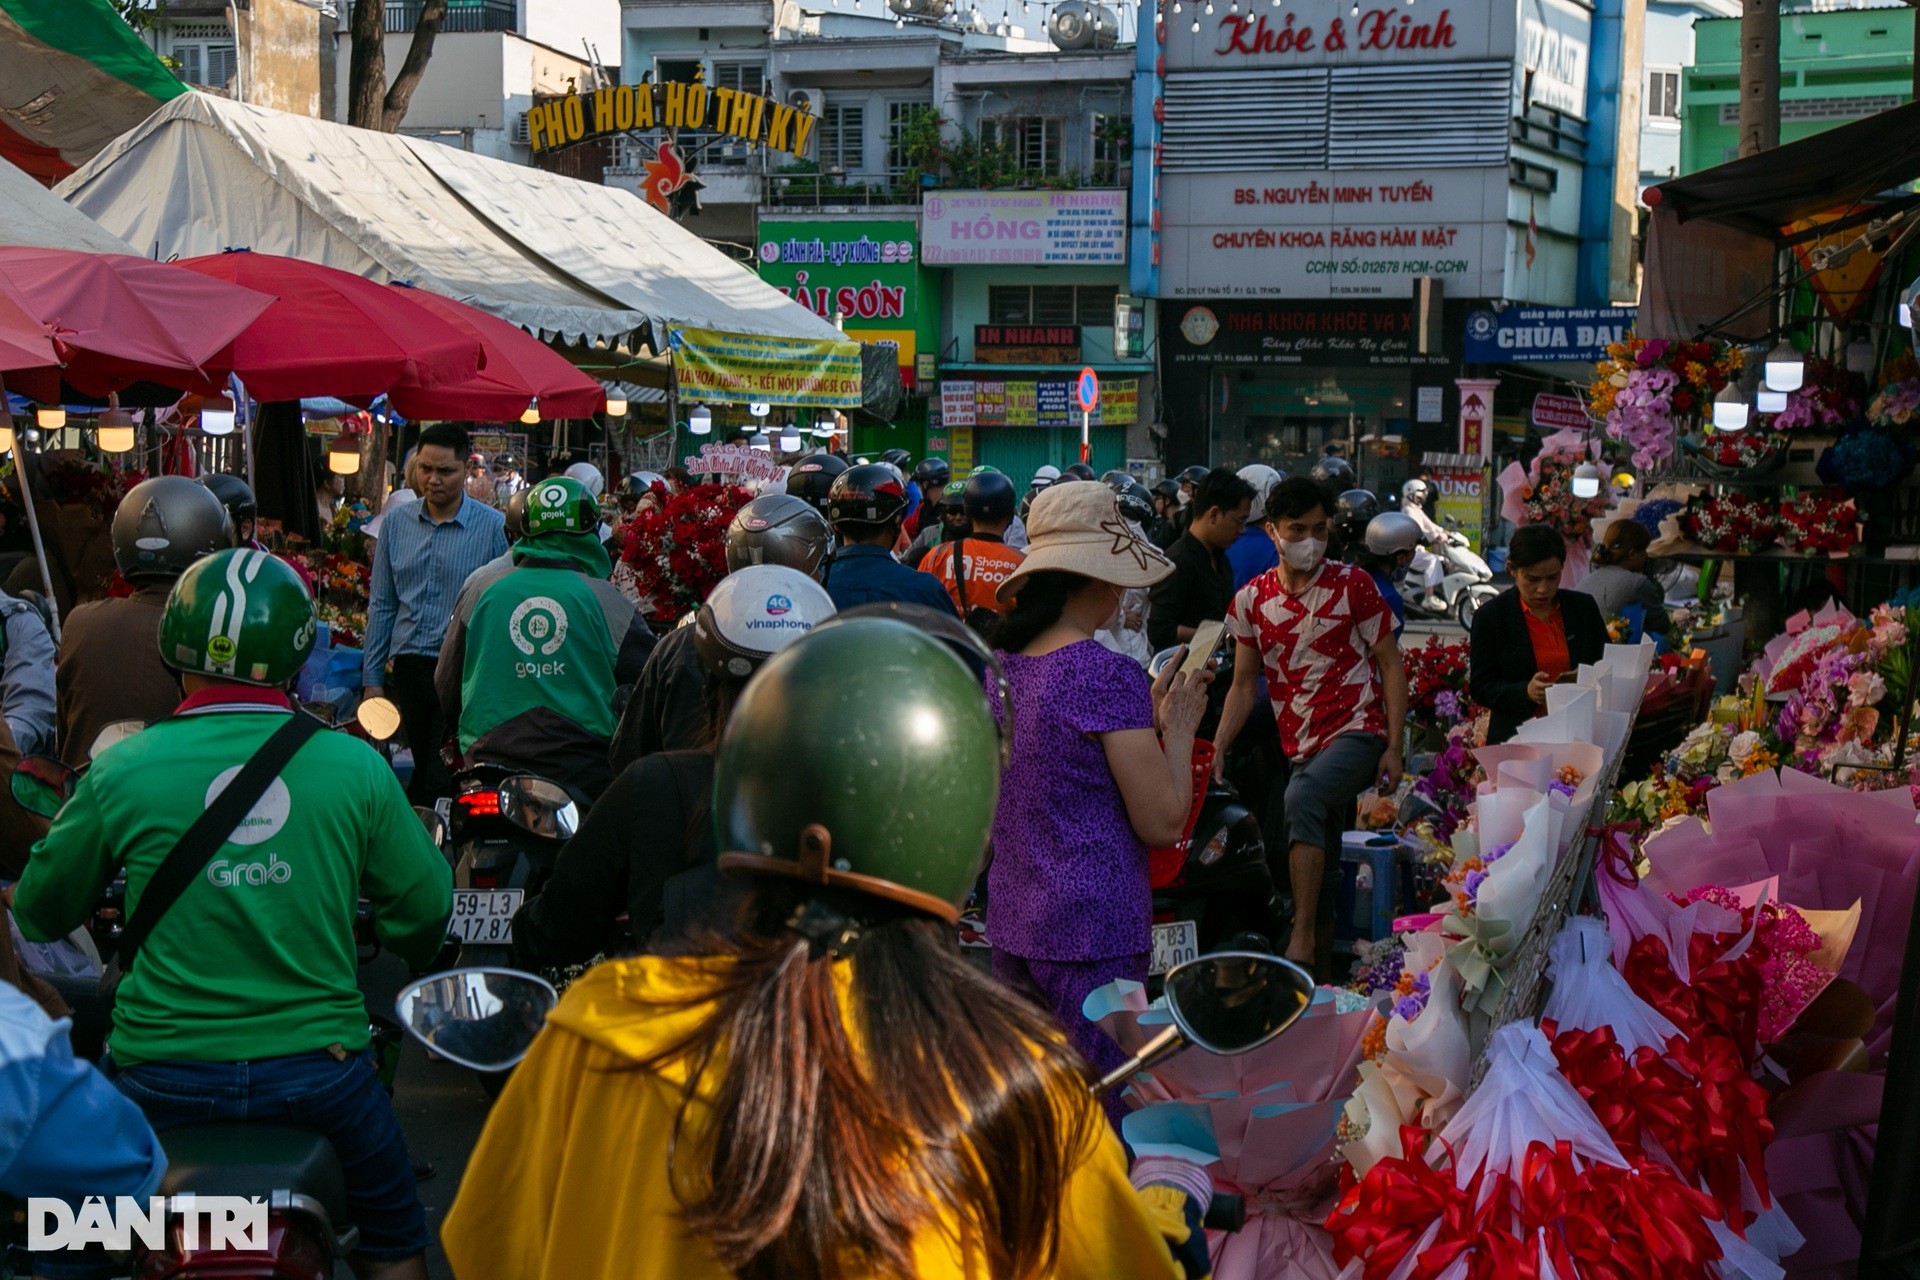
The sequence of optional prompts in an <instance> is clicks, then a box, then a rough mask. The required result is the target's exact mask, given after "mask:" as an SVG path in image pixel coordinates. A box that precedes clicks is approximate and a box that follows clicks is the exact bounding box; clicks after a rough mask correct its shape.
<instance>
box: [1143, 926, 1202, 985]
mask: <svg viewBox="0 0 1920 1280" xmlns="http://www.w3.org/2000/svg"><path fill="white" fill-rule="evenodd" d="M1199 956H1200V926H1199V925H1197V924H1195V923H1194V922H1193V921H1191V920H1175V921H1174V922H1173V923H1172V924H1157V925H1155V926H1153V963H1152V964H1151V965H1149V966H1148V967H1147V972H1148V974H1150V975H1151V976H1153V977H1156V978H1157V977H1159V976H1160V975H1161V974H1163V973H1165V972H1166V971H1167V970H1169V969H1171V968H1173V967H1174V966H1175V965H1177V964H1185V963H1186V962H1187V961H1189V960H1196V959H1198V958H1199Z"/></svg>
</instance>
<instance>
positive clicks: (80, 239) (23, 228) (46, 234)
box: [0, 18, 139, 257]
mask: <svg viewBox="0 0 1920 1280" xmlns="http://www.w3.org/2000/svg"><path fill="white" fill-rule="evenodd" d="M115 21H116V22H117V21H119V19H117V18H116V19H115ZM0 244H18V245H28V246H31V247H32V248H35V249H83V250H86V251H87V252H89V253H133V252H134V248H133V246H132V245H130V244H128V243H127V242H126V241H125V240H122V239H121V238H120V237H119V236H116V235H114V234H113V233H112V232H111V231H108V230H107V229H106V228H105V227H103V226H101V225H100V224H99V223H97V222H95V221H94V220H93V219H92V218H89V217H88V216H87V215H86V214H84V213H82V212H80V211H79V210H78V209H76V208H74V207H73V206H72V205H70V204H68V203H67V202H66V201H65V200H62V199H61V198H60V197H59V196H57V195H55V194H53V192H51V191H49V190H47V189H46V188H45V187H43V186H41V185H40V184H39V183H37V182H35V181H34V180H33V179H32V178H30V177H28V176H27V175H26V174H25V173H23V172H21V171H20V170H19V169H16V168H14V167H13V166H12V165H10V164H8V163H6V162H5V161H4V160H0ZM135 256H136V257H137V256H139V255H137V254H135Z"/></svg>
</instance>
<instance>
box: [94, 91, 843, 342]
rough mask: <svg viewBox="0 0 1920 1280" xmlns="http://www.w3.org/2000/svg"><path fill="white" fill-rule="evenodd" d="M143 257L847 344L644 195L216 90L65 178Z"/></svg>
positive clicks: (578, 328) (532, 327)
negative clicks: (272, 264)
mask: <svg viewBox="0 0 1920 1280" xmlns="http://www.w3.org/2000/svg"><path fill="white" fill-rule="evenodd" d="M56 190H58V191H59V192H60V194H61V195H63V196H65V197H66V198H67V200H69V201H70V202H71V203H72V204H73V205H74V206H75V207H77V208H79V209H80V210H81V211H82V212H84V213H86V214H89V215H90V216H92V217H93V218H94V219H95V220H97V221H98V222H100V223H101V225H103V226H105V227H106V228H107V229H108V230H110V231H114V232H117V233H118V234H120V235H122V236H124V237H126V239H127V240H129V241H131V242H132V243H133V244H134V245H135V246H137V247H138V248H139V249H140V250H141V251H142V252H143V253H157V255H158V256H160V257H163V258H164V257H170V256H174V255H178V256H180V257H193V256H196V255H199V254H206V253H218V252H220V251H221V250H222V249H227V248H241V247H245V248H250V249H254V250H257V251H260V252H263V253H278V254H284V255H286V256H288V257H293V258H303V259H305V260H307V261H310V262H320V263H325V264H326V265H328V266H333V267H339V268H341V269H343V270H346V271H351V272H353V273H354V274H356V275H361V276H366V277H368V278H369V279H373V280H380V281H383V282H384V281H390V280H405V281H409V282H411V283H413V284H414V285H417V286H419V287H420V288H423V289H431V290H433V291H434V292H435V293H443V294H446V295H447V296H448V297H451V298H457V299H459V300H460V301H462V302H467V303H471V304H472V305H474V306H476V307H479V308H480V309H481V310H483V311H487V312H490V313H492V314H493V315H497V316H499V317H500V318H501V319H503V320H506V321H508V322H509V323H512V324H516V325H519V326H520V327H521V328H523V329H526V330H529V331H530V332H532V333H535V334H537V335H539V336H540V337H541V338H543V339H555V338H557V339H560V340H562V341H565V342H571V343H587V342H593V341H596V340H601V341H605V342H622V341H626V340H627V339H628V338H629V337H630V336H631V335H633V334H634V333H635V332H636V331H638V330H640V329H641V328H642V327H643V326H644V325H649V324H650V325H651V326H652V334H653V338H652V340H653V342H654V344H655V345H656V346H664V345H665V344H666V339H667V335H666V330H667V329H668V328H671V327H673V326H676V325H696V326H700V327H704V328H712V329H722V330H726V331H728V332H731V333H742V334H758V335H765V336H772V337H786V338H806V339H827V340H838V341H845V340H846V339H845V335H843V334H842V333H841V332H840V331H839V330H838V329H836V328H835V327H834V326H833V325H831V324H829V323H827V322H826V321H824V320H822V319H820V317H818V316H816V315H814V314H813V313H812V312H811V311H808V310H807V309H806V308H805V307H802V306H800V305H799V304H798V303H795V302H792V301H790V300H789V299H788V298H787V297H786V296H785V295H784V294H782V293H780V292H779V291H778V290H777V289H774V288H773V287H772V286H770V285H767V284H765V283H763V282H762V281H761V280H760V279H759V277H757V276H756V275H754V274H753V273H752V272H751V271H749V270H747V269H746V268H744V267H742V266H740V265H739V264H738V263H736V262H734V261H733V260H732V259H731V258H729V257H727V256H726V255H725V254H723V253H721V252H720V251H719V250H717V249H715V248H713V247H712V246H711V245H709V244H707V243H706V242H705V241H704V240H702V239H700V238H699V237H698V236H696V235H694V234H693V233H692V232H690V231H687V230H686V229H685V228H683V227H681V226H680V225H679V224H678V223H676V222H674V221H673V220H672V219H671V218H668V217H667V216H666V215H664V214H662V213H660V212H659V211H658V210H656V209H653V208H652V207H651V206H649V205H648V204H647V203H646V202H645V201H644V200H642V199H640V198H639V197H638V196H637V195H634V194H633V193H631V192H628V191H622V190H620V189H618V188H614V187H603V186H597V185H595V184H593V183H589V182H581V181H579V180H578V179H574V178H566V177H561V176H559V175H557V174H551V173H547V172H544V171H543V170H539V169H533V168H528V167H525V166H522V165H516V164H508V163H506V162H504V161H500V160H493V159H489V158H487V157H485V156H476V155H472V154H469V153H467V152H464V151H456V150H454V149H453V148H451V147H447V146H443V145H442V144H440V143H437V142H429V141H425V140H422V139H417V138H405V137H401V136H399V135H397V134H391V133H378V132H374V131H372V130H367V129H355V128H352V127H350V126H347V125H340V124H332V123H330V122H328V121H324V120H312V119H308V118H307V117H305V116H297V115H290V114H288V113H286V112H280V111H270V110H267V109H266V108H263V107H254V106H247V105H245V104H243V103H238V102H231V101H228V100H227V99H225V98H219V97H214V96H212V95H210V94H204V93H189V94H183V95H181V96H180V97H178V98H175V99H173V100H172V101H170V102H168V103H166V104H164V105H163V106H162V107H161V108H160V109H159V110H158V111H156V112H155V113H154V114H153V115H152V116H151V117H150V118H148V119H147V121H146V122H145V123H143V124H141V125H140V126H139V127H138V128H135V129H133V130H130V131H129V132H128V133H126V134H125V135H123V136H122V137H120V138H118V139H117V140H115V141H114V142H113V143H112V144H111V145H109V146H108V147H107V148H106V149H105V150H104V151H102V152H101V153H100V154H99V155H97V156H95V157H94V158H93V159H92V160H90V161H88V162H87V164H85V165H84V166H83V167H81V168H80V169H78V170H76V171H75V172H74V173H73V174H71V175H70V176H69V177H67V178H66V180H65V181H63V182H62V183H61V184H60V185H59V187H58V188H56Z"/></svg>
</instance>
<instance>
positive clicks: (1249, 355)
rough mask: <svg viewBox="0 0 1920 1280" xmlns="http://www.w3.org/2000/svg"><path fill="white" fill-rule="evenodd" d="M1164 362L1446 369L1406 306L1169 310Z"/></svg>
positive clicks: (1240, 305) (1168, 306)
mask: <svg viewBox="0 0 1920 1280" xmlns="http://www.w3.org/2000/svg"><path fill="white" fill-rule="evenodd" d="M1161 316H1162V324H1163V325H1165V324H1167V323H1169V322H1171V323H1172V324H1173V332H1172V333H1171V334H1169V335H1167V336H1166V337H1164V338H1163V339H1162V340H1161V348H1160V349H1161V354H1162V358H1163V359H1164V360H1166V361H1167V362H1168V363H1169V364H1173V365H1182V364H1185V365H1236V364H1239V365H1261V364H1268V365H1272V364H1280V365H1285V364H1323V365H1324V364H1330V365H1380V364H1390V365H1418V364H1432V365H1444V364H1446V363H1447V357H1446V356H1445V355H1444V354H1442V353H1437V352H1436V353H1434V354H1432V355H1425V356H1423V355H1420V354H1418V353H1416V352H1415V350H1414V332H1413V304H1412V301H1411V300H1410V299H1409V300H1408V301H1406V302H1372V301H1365V302H1308V303H1293V304H1288V303H1280V302H1274V303H1257V302H1214V303H1195V304H1183V303H1171V302H1162V303H1161Z"/></svg>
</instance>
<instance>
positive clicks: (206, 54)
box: [173, 43, 235, 89]
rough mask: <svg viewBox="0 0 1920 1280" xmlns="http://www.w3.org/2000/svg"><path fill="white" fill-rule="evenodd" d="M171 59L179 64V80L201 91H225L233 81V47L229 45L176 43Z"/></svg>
mask: <svg viewBox="0 0 1920 1280" xmlns="http://www.w3.org/2000/svg"><path fill="white" fill-rule="evenodd" d="M173 57H174V58H175V59H177V60H178V61H179V63H180V78H181V79H182V80H184V81H185V82H186V83H188V84H191V85H197V86H198V87H200V88H202V89H225V88H226V87H227V86H228V85H229V84H231V83H232V81H233V73H234V68H235V53H234V47H233V46H232V45H230V44H213V43H193V44H186V43H177V44H175V45H174V46H173Z"/></svg>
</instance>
